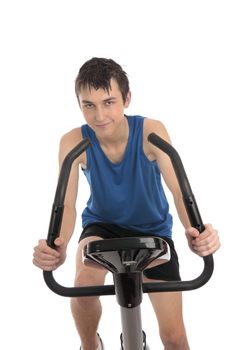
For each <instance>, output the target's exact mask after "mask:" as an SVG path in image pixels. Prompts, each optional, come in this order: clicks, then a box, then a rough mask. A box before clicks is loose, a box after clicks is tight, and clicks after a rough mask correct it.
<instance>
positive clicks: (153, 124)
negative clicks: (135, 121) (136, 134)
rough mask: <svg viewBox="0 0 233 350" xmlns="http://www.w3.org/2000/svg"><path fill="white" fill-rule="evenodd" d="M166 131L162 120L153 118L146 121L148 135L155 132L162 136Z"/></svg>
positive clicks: (145, 128) (145, 130) (145, 127)
mask: <svg viewBox="0 0 233 350" xmlns="http://www.w3.org/2000/svg"><path fill="white" fill-rule="evenodd" d="M165 130H166V128H165V126H164V124H163V123H162V122H161V121H160V120H157V119H152V118H145V119H144V132H145V133H146V134H149V133H151V132H154V133H156V134H158V135H160V134H163V133H164V131H165Z"/></svg>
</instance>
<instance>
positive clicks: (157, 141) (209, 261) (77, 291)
mask: <svg viewBox="0 0 233 350" xmlns="http://www.w3.org/2000/svg"><path fill="white" fill-rule="evenodd" d="M148 141H149V142H151V143H152V144H153V145H154V146H156V147H158V148H159V149H161V150H162V151H163V152H165V153H166V154H167V155H168V156H169V157H170V159H171V162H172V165H173V168H174V170H175V173H176V177H177V180H178V183H179V186H180V189H181V192H182V195H183V201H184V204H185V207H186V210H187V214H188V216H189V220H190V223H191V225H192V226H193V227H195V228H197V229H198V231H199V232H200V233H201V232H203V231H204V229H205V227H204V225H203V222H202V219H201V216H200V213H199V210H198V207H197V203H196V201H195V198H194V195H193V193H192V190H191V187H190V184H189V181H188V178H187V176H186V173H185V170H184V167H183V164H182V162H181V159H180V156H179V154H178V152H177V151H176V150H175V149H174V147H173V146H171V145H170V144H169V143H167V142H166V141H165V140H163V139H162V138H161V137H159V136H158V135H156V134H154V133H152V134H150V135H149V136H148ZM88 146H90V141H89V140H88V139H84V140H83V141H81V142H80V143H79V144H78V145H77V146H76V147H75V148H74V149H73V150H71V151H70V153H68V155H67V156H66V158H65V159H64V162H63V164H62V167H61V171H60V175H59V179H58V184H57V189H56V194H55V199H54V204H53V208H52V213H51V219H50V225H49V231H48V237H47V243H48V245H49V246H50V247H52V248H55V244H54V241H55V239H56V238H57V237H58V236H59V234H60V228H61V223H62V217H63V208H64V199H65V194H66V188H67V184H68V180H69V174H70V170H71V166H72V164H73V161H74V160H75V159H76V158H77V157H79V156H80V154H82V153H83V152H84V151H85V150H86V149H87V147H88ZM203 260H204V269H203V271H202V273H201V275H200V276H198V277H197V278H195V279H193V280H190V281H171V282H152V283H144V284H143V292H144V293H152V292H168V291H185V290H192V289H196V288H199V287H201V286H203V285H204V284H205V283H206V282H208V280H209V279H210V277H211V275H212V273H213V269H214V262H213V256H212V254H211V255H208V256H206V257H204V258H203ZM43 275H44V280H45V282H46V284H47V286H48V287H49V288H50V289H51V290H52V291H53V292H55V293H57V294H59V295H62V296H67V297H81V296H100V295H114V294H115V287H114V285H105V286H91V287H63V286H62V285H60V284H59V283H57V282H56V281H55V279H54V277H53V273H52V271H43Z"/></svg>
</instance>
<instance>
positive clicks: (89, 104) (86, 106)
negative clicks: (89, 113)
mask: <svg viewBox="0 0 233 350" xmlns="http://www.w3.org/2000/svg"><path fill="white" fill-rule="evenodd" d="M84 107H85V108H88V109H90V108H92V107H93V104H92V103H86V104H85V105H84Z"/></svg>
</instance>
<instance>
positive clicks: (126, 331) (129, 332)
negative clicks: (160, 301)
mask: <svg viewBox="0 0 233 350" xmlns="http://www.w3.org/2000/svg"><path fill="white" fill-rule="evenodd" d="M113 276H114V284H115V291H116V298H117V302H118V304H119V305H120V314H121V323H122V337H123V344H124V350H132V349H134V350H143V336H142V321H141V306H140V304H141V302H142V294H143V291H142V272H130V273H128V272H123V273H114V274H113Z"/></svg>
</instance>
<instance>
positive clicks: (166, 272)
mask: <svg viewBox="0 0 233 350" xmlns="http://www.w3.org/2000/svg"><path fill="white" fill-rule="evenodd" d="M90 236H98V237H101V238H103V239H108V238H122V237H142V236H144V237H148V236H149V235H148V234H143V233H141V232H138V231H136V232H135V231H130V230H126V229H125V228H122V227H120V226H117V225H113V224H105V223H99V222H98V223H93V224H89V225H87V226H86V227H84V229H83V231H82V233H81V235H80V238H79V242H80V241H81V240H82V239H84V238H87V237H90ZM157 237H159V236H157ZM161 238H163V239H164V240H165V241H166V242H167V243H168V244H169V246H170V253H171V258H170V260H169V261H168V262H167V263H164V264H161V265H158V266H155V267H152V268H150V269H146V270H144V271H143V274H144V275H145V276H146V277H147V278H150V279H156V280H164V281H180V280H181V278H180V272H179V260H178V256H177V253H176V250H175V246H174V242H173V241H172V239H169V238H167V237H161Z"/></svg>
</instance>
